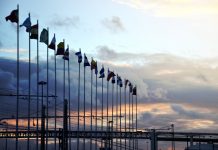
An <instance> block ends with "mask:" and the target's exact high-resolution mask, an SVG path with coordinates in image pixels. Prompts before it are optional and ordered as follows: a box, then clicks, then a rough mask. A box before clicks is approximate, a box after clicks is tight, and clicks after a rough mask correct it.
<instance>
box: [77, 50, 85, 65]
mask: <svg viewBox="0 0 218 150" xmlns="http://www.w3.org/2000/svg"><path fill="white" fill-rule="evenodd" d="M75 55H76V56H77V57H78V63H81V62H82V59H83V57H82V54H81V49H79V51H78V52H76V53H75Z"/></svg>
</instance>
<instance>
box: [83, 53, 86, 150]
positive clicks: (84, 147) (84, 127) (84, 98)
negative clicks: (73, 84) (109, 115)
mask: <svg viewBox="0 0 218 150" xmlns="http://www.w3.org/2000/svg"><path fill="white" fill-rule="evenodd" d="M84 63H85V57H84ZM85 75H86V67H85V65H84V76H83V77H84V78H83V79H84V87H83V91H84V95H83V96H84V97H83V103H84V104H83V109H84V110H83V111H84V112H83V113H84V114H83V115H84V118H83V120H84V122H83V131H85V130H86V125H85V123H86V113H85V111H86V105H85V103H86V94H85V93H86V87H85V84H86V81H85V78H86V77H85ZM85 142H86V140H85V137H84V138H83V149H84V150H85V149H86V145H85Z"/></svg>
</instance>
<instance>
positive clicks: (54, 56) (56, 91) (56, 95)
mask: <svg viewBox="0 0 218 150" xmlns="http://www.w3.org/2000/svg"><path fill="white" fill-rule="evenodd" d="M54 38H55V34H54ZM55 44H56V43H55ZM54 59H55V60H54V61H55V87H54V88H55V138H54V143H55V144H54V145H55V150H56V149H57V141H56V140H57V137H56V135H57V97H56V96H57V67H56V66H57V60H56V46H55V48H54Z"/></svg>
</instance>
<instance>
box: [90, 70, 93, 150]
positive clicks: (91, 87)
mask: <svg viewBox="0 0 218 150" xmlns="http://www.w3.org/2000/svg"><path fill="white" fill-rule="evenodd" d="M92 81H93V71H92V68H91V126H90V129H91V132H92ZM90 150H92V138H91V139H90Z"/></svg>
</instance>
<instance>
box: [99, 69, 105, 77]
mask: <svg viewBox="0 0 218 150" xmlns="http://www.w3.org/2000/svg"><path fill="white" fill-rule="evenodd" d="M99 73H100V76H99V78H104V77H105V75H104V67H103V66H102V68H101V70H100V72H99Z"/></svg>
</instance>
